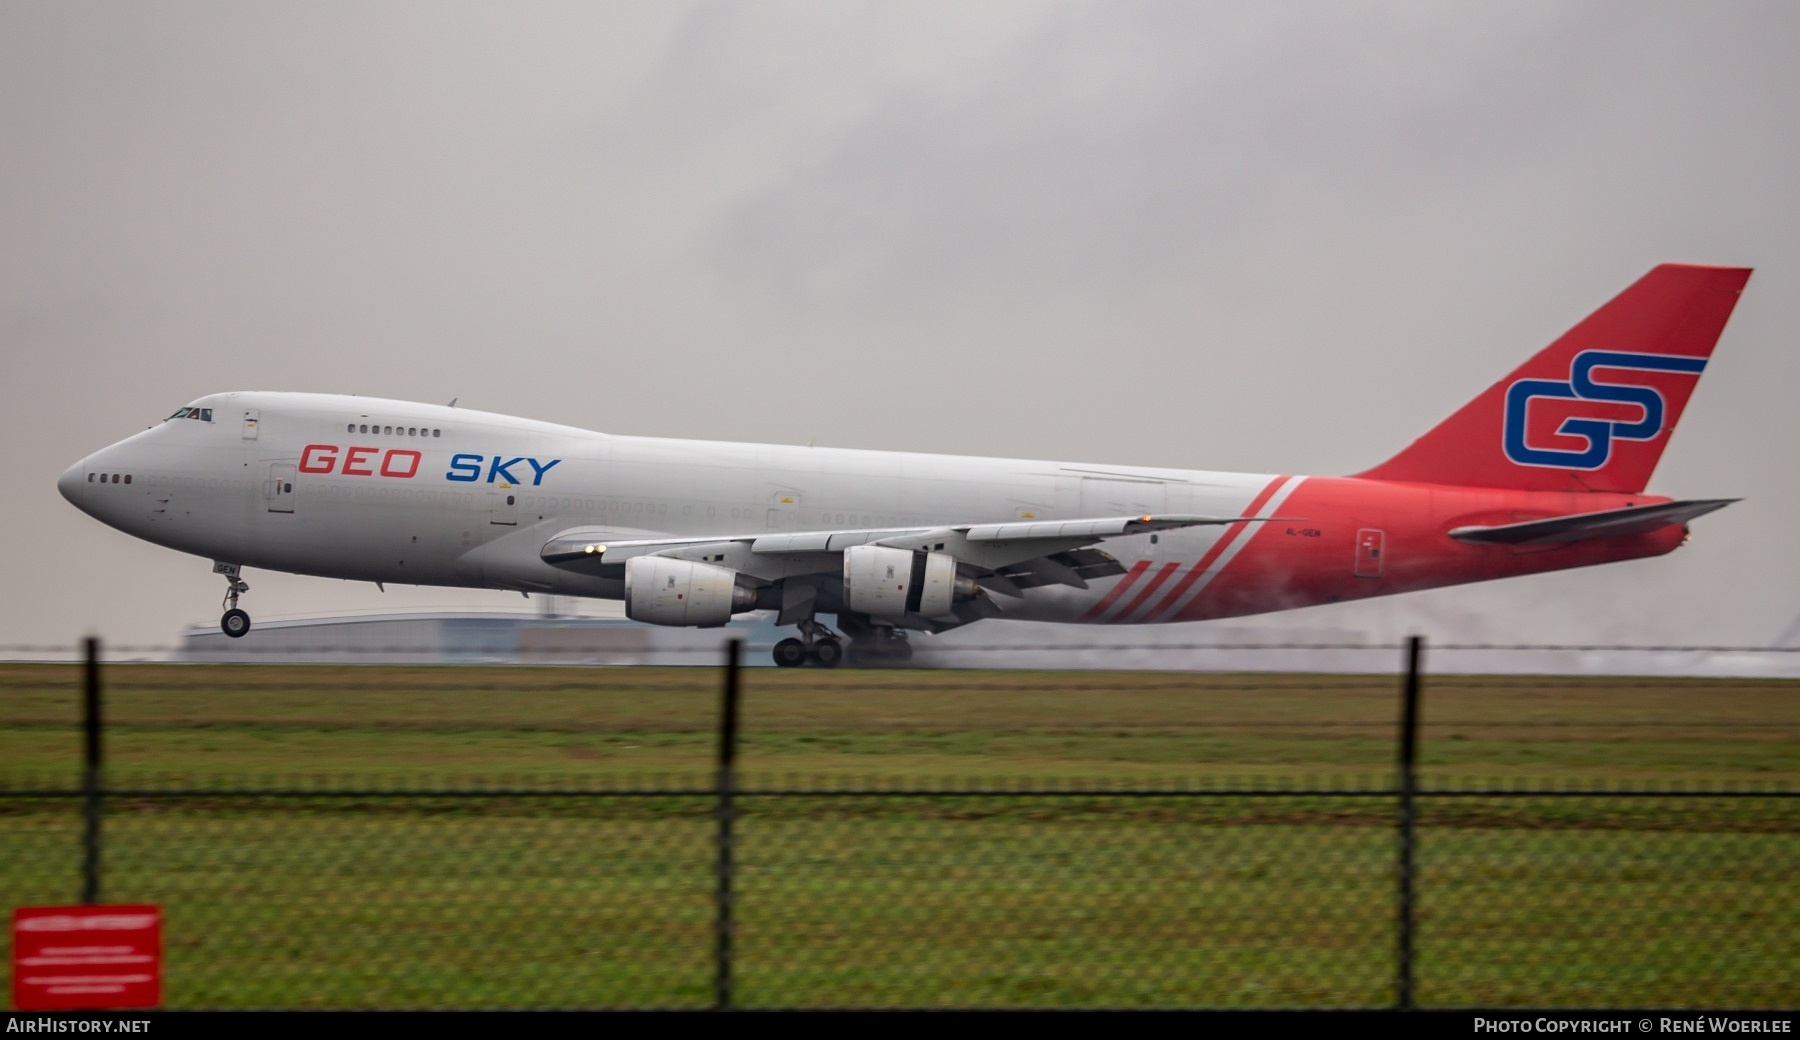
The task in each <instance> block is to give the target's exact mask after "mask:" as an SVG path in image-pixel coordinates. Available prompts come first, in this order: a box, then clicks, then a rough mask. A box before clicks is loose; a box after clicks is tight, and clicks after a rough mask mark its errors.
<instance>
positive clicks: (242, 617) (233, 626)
mask: <svg viewBox="0 0 1800 1040" xmlns="http://www.w3.org/2000/svg"><path fill="white" fill-rule="evenodd" d="M219 630H220V631H221V632H224V633H225V634H226V635H228V636H230V637H231V638H233V639H242V638H244V633H246V632H248V631H250V615H248V614H246V613H244V612H243V611H241V610H239V609H237V608H236V607H232V608H231V609H230V610H227V611H226V612H225V616H224V617H222V618H220V619H219Z"/></svg>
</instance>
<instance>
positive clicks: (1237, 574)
mask: <svg viewBox="0 0 1800 1040" xmlns="http://www.w3.org/2000/svg"><path fill="white" fill-rule="evenodd" d="M1749 276H1750V272H1749V270H1748V269H1745V268H1731V267H1702V266H1693V265H1685V264H1664V265H1662V266H1659V267H1657V268H1655V269H1653V270H1652V271H1651V272H1650V273H1649V274H1647V275H1645V276H1644V277H1643V278H1642V279H1640V280H1639V281H1638V282H1637V283H1636V284H1634V285H1632V286H1631V287H1630V288H1628V289H1626V290H1625V291H1624V292H1623V293H1621V294H1620V295H1619V296H1617V297H1616V298H1614V299H1613V300H1612V301H1611V302H1609V303H1607V304H1606V305H1605V306H1603V307H1601V308H1600V309H1599V310H1598V311H1596V312H1594V313H1593V314H1592V315H1590V316H1589V317H1588V318H1587V319H1585V320H1584V321H1582V322H1581V323H1580V324H1578V325H1576V326H1575V328H1574V329H1572V330H1570V331H1569V332H1568V333H1566V334H1565V335H1564V336H1562V338H1560V339H1558V340H1557V341H1556V342H1555V343H1552V344H1551V345H1550V346H1549V347H1547V348H1545V349H1544V350H1543V351H1542V352H1540V353H1539V354H1538V355H1537V356H1535V357H1533V358H1532V359H1531V360H1529V361H1527V362H1526V363H1525V364H1524V365H1523V366H1521V367H1520V368H1519V369H1518V370H1517V371H1515V372H1513V373H1512V374H1511V375H1509V376H1507V377H1506V378H1505V379H1502V380H1501V381H1500V382H1498V383H1495V384H1494V385H1493V386H1491V387H1489V388H1488V389H1487V390H1486V391H1485V392H1484V393H1482V394H1481V395H1480V396H1479V397H1477V398H1475V399H1474V400H1473V401H1471V402H1469V403H1468V404H1467V405H1465V406H1464V407H1463V408H1462V409H1461V410H1460V411H1458V412H1457V413H1456V414H1454V415H1452V416H1450V418H1448V419H1446V420H1444V421H1443V422H1442V423H1440V424H1439V425H1438V426H1437V427H1436V428H1435V429H1433V430H1431V431H1430V432H1429V433H1427V434H1426V435H1425V436H1423V437H1421V438H1419V439H1418V440H1417V441H1415V442H1414V443H1413V444H1412V445H1411V446H1409V447H1407V448H1406V449H1405V450H1404V451H1402V452H1400V453H1399V454H1398V455H1396V456H1394V457H1393V458H1391V459H1389V460H1388V461H1386V462H1383V463H1382V464H1380V465H1379V466H1376V467H1375V468H1373V469H1370V470H1367V471H1365V472H1362V473H1358V474H1356V475H1354V476H1348V477H1307V476H1294V475H1286V474H1260V473H1259V474H1250V473H1214V472H1207V471H1200V470H1172V469H1149V468H1142V467H1132V466H1100V465H1080V464H1074V463H1062V462H1030V461H1021V460H1015V459H988V458H964V457H957V456H943V455H922V454H910V453H902V452H878V451H847V450H834V449H826V448H812V447H788V446H783V445H769V444H731V443H720V442H711V441H688V440H663V439H653V438H647V437H628V436H620V435H616V434H604V433H593V432H590V431H587V430H581V429H575V428H572V427H568V426H556V425H552V424H549V423H543V422H535V421H532V420H529V419H515V418H511V417H508V416H503V415H494V414H489V413H484V412H477V411H472V410H469V409H463V408H454V407H439V406H433V405H424V404H412V403H408V402H404V401H387V400H377V399H371V398H363V397H351V396H339V395H332V394H310V393H265V392H238V393H223V394H215V395H213V396H210V397H203V398H201V399H200V400H198V401H195V402H194V403H192V404H190V405H188V406H187V407H185V408H182V409H180V410H179V411H177V412H176V413H175V414H174V415H172V416H170V417H169V418H168V419H167V420H166V421H164V422H163V423H161V424H159V425H157V426H154V427H151V428H150V429H148V430H146V431H144V432H142V433H139V434H137V435H136V436H133V437H130V438H127V439H126V440H123V441H120V442H119V443H117V444H114V445H112V446H111V447H108V448H104V449H102V450H100V451H98V452H95V453H94V454H93V455H90V456H88V457H87V458H85V459H83V460H82V461H81V462H79V463H77V464H76V465H74V466H73V467H71V468H70V469H69V470H68V472H66V473H64V474H63V475H62V478H61V479H60V480H59V481H58V484H57V486H58V488H59V489H60V490H61V492H62V494H63V495H64V497H66V498H68V500H69V501H70V502H73V503H74V504H75V505H76V506H77V507H79V508H80V509H82V510H83V511H84V512H86V513H88V514H89V515H91V516H93V517H95V518H96V519H98V520H100V521H102V522H103V523H106V524H109V525H111V526H113V527H116V528H118V529H119V530H121V531H124V532H126V533H128V534H132V535H136V536H137V537H139V538H143V539H145V540H147V541H151V542H155V543H156V544H158V545H164V546H167V547H169V548H171V549H177V550H180V551H182V552H187V553H193V554H195V555H198V556H202V557H205V558H208V559H212V560H214V561H215V563H214V565H213V569H214V570H215V571H216V572H217V573H219V574H221V575H223V576H224V578H225V580H226V582H227V583H228V590H229V591H228V592H227V594H226V604H225V605H226V606H227V608H229V609H227V610H226V612H225V615H224V618H223V619H222V622H221V625H222V627H223V628H224V630H225V632H226V633H227V634H228V635H232V636H241V635H243V634H244V633H245V632H247V631H248V630H249V628H250V618H249V615H247V614H246V613H244V611H242V610H240V609H238V606H237V602H238V596H239V594H240V593H243V592H245V591H247V588H248V587H247V586H246V585H245V584H244V583H243V581H242V579H241V577H240V569H241V568H243V567H264V568H268V569H271V570H282V571H290V572H293V573H297V574H313V575H320V576H324V577H334V578H348V579H354V580H361V581H373V582H409V583H412V584H418V585H448V586H463V587H473V588H492V589H511V590H518V591H523V592H541V593H551V594H556V595H564V596H593V597H602V598H607V599H622V600H624V602H625V611H626V613H627V614H628V615H629V616H630V617H632V618H635V619H637V620H639V621H645V622H650V623H652V624H659V625H695V626H716V625H722V624H724V623H725V622H727V621H728V620H730V619H731V617H732V615H734V614H737V613H741V612H744V611H751V610H768V611H774V612H776V614H777V618H778V623H779V624H782V625H792V626H795V627H796V630H797V632H798V635H797V637H795V638H789V639H785V640H783V641H782V642H781V643H779V644H778V645H777V646H776V647H775V659H776V661H777V662H778V663H780V664H782V665H798V664H804V663H807V662H812V663H815V664H820V665H833V664H837V663H838V662H839V661H840V660H841V659H842V658H843V657H844V656H845V654H846V650H848V652H849V655H850V656H851V658H852V660H854V661H859V662H879V661H884V660H887V661H892V660H899V659H904V658H906V657H907V656H908V655H909V654H910V647H909V644H908V642H907V637H908V633H911V632H939V631H943V630H945V629H949V628H954V627H956V626H960V625H966V624H969V623H970V622H974V621H979V620H983V619H986V618H1025V619H1031V620H1039V621H1064V622H1074V623H1081V624H1102V625H1108V624H1110V625H1120V624H1155V623H1160V622H1172V621H1197V620H1202V619H1207V618H1221V617H1232V616H1236V615H1243V614H1255V613H1259V612H1263V611H1273V610H1283V609H1286V608H1290V607H1302V606H1310V605H1313V604H1320V603H1334V602H1338V601H1341V600H1354V599H1363V598H1366V597H1369V596H1382V595H1388V594H1391V593H1396V592H1408V591H1411V590H1415V589H1426V588H1434V587H1436V586H1440V585H1454V584H1458V583H1461V582H1471V581H1483V580H1486V579H1490V578H1504V577H1510V576H1512V575H1519V574H1534V573H1538V572H1541V571H1553V570H1561V569H1564V568H1568V567H1583V566H1587V565H1590V564H1597V563H1608V562H1611V561H1615V560H1629V559H1635V558H1638V557H1643V556H1656V555H1660V554H1662V553H1666V552H1668V551H1670V550H1671V549H1674V548H1675V547H1676V546H1677V545H1680V544H1681V543H1682V541H1683V540H1684V539H1685V537H1686V535H1687V526H1686V525H1687V523H1688V522H1689V521H1690V520H1692V519H1694V518H1695V517H1698V516H1700V515H1701V514H1703V513H1707V512H1710V511H1712V510H1714V509H1718V508H1719V507H1721V506H1723V505H1726V504H1728V503H1729V502H1731V501H1734V500H1732V499H1705V500H1693V501H1672V500H1670V499H1668V498H1664V497H1661V496H1656V495H1647V494H1645V493H1644V487H1645V485H1646V484H1647V483H1648V481H1649V479H1650V474H1651V471H1652V470H1653V469H1655V467H1656V462H1657V459H1658V458H1659V457H1660V456H1661V455H1662V451H1663V447H1664V446H1665V445H1666V444H1667V443H1668V440H1669V435H1670V433H1671V431H1672V430H1673V429H1674V427H1675V424H1676V422H1677V421H1678V420H1679V419H1680V418H1681V412H1682V408H1683V407H1684V406H1685V405H1686V404H1687V400H1688V395H1689V394H1690V393H1691V392H1692V391H1693V388H1694V385H1695V383H1696V381H1697V380H1698V379H1699V376H1700V374H1701V372H1702V371H1703V370H1704V369H1705V368H1706V364H1707V360H1708V359H1709V358H1710V356H1711V355H1712V351H1713V346H1714V344H1715V343H1717V341H1718V338H1719V335H1720V333H1721V332H1722V331H1723V329H1724V327H1725V323H1726V320H1727V319H1728V318H1729V317H1730V315H1731V311H1732V308H1733V306H1735V304H1736V303H1737V299H1738V296H1739V294H1740V293H1741V292H1742V291H1743V288H1744V285H1745V283H1746V282H1747V281H1748V279H1749ZM821 616H832V617H834V618H835V621H836V631H834V630H833V629H832V628H828V627H826V625H825V624H824V623H822V622H821V621H820V620H819V619H820V617H821ZM840 633H841V634H840ZM845 637H848V641H849V645H848V647H846V645H845Z"/></svg>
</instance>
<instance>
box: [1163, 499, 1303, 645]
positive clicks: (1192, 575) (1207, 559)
mask: <svg viewBox="0 0 1800 1040" xmlns="http://www.w3.org/2000/svg"><path fill="white" fill-rule="evenodd" d="M1285 480H1287V478H1286V477H1276V478H1275V479H1274V480H1271V481H1269V483H1268V486H1266V487H1264V488H1263V489H1262V490H1261V491H1259V492H1257V495H1256V497H1255V498H1253V499H1251V500H1250V504H1249V505H1247V506H1245V507H1244V511H1243V512H1241V513H1239V514H1238V515H1239V516H1255V515H1256V511H1257V510H1259V509H1261V508H1262V507H1263V506H1264V504H1266V503H1267V502H1268V501H1269V498H1270V496H1272V495H1274V494H1275V489H1276V488H1279V487H1280V486H1281V484H1282V482H1283V481H1285ZM1249 526H1250V525H1249V524H1231V525H1229V526H1227V527H1226V528H1225V533H1224V534H1222V535H1220V536H1219V540H1218V541H1216V542H1214V543H1212V547H1211V548H1210V549H1207V550H1206V552H1204V553H1202V554H1201V556H1200V562H1199V563H1196V564H1194V567H1193V569H1192V570H1190V571H1188V572H1187V573H1186V574H1184V575H1182V576H1181V580H1180V581H1178V582H1176V583H1175V587H1174V588H1173V589H1170V590H1169V594H1168V595H1167V596H1164V597H1163V601H1162V602H1161V603H1158V604H1157V605H1156V609H1155V610H1153V611H1151V613H1152V614H1160V613H1162V612H1163V611H1165V610H1168V609H1169V608H1170V607H1172V606H1174V605H1175V604H1176V603H1179V602H1180V601H1181V597H1182V595H1183V594H1184V593H1186V592H1187V590H1188V589H1190V588H1193V586H1194V582H1196V581H1199V580H1200V576H1201V575H1202V574H1205V573H1206V568H1208V567H1211V566H1212V565H1213V561H1214V560H1216V559H1218V558H1219V554H1220V553H1222V552H1224V551H1225V550H1226V549H1228V548H1230V547H1231V543H1232V542H1234V541H1236V540H1237V538H1238V536H1239V535H1241V534H1243V532H1244V531H1245V529H1247V528H1248V527H1249Z"/></svg>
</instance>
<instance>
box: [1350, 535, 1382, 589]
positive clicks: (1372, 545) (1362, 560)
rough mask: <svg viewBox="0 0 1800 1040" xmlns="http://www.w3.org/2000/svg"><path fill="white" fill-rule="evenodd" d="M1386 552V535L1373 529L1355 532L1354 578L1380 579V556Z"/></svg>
mask: <svg viewBox="0 0 1800 1040" xmlns="http://www.w3.org/2000/svg"><path fill="white" fill-rule="evenodd" d="M1386 550H1387V533H1386V532H1384V531H1378V530H1376V529H1375V528H1373V527H1365V528H1363V529H1362V530H1360V531H1358V532H1356V576H1357V577H1359V578H1379V577H1381V556H1382V554H1383V553H1384V552H1386Z"/></svg>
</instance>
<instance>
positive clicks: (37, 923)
mask: <svg viewBox="0 0 1800 1040" xmlns="http://www.w3.org/2000/svg"><path fill="white" fill-rule="evenodd" d="M161 1003H162V910H161V908H159V907H155V906H22V907H19V908H18V909H16V910H14V911H13V1007H14V1008H16V1009H18V1010H20V1011H78V1010H86V1009H91V1008H137V1007H156V1006H157V1005H158V1004H161Z"/></svg>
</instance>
